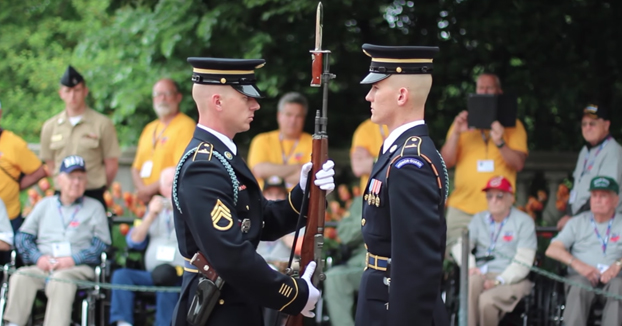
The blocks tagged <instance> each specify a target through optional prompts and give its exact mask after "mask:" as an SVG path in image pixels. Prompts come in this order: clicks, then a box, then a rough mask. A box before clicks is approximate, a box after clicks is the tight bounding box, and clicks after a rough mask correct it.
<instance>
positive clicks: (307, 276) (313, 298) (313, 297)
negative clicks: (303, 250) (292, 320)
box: [300, 261, 320, 318]
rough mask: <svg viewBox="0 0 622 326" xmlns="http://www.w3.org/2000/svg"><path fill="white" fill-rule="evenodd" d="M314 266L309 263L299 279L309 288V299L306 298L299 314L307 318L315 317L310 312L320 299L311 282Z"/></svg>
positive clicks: (313, 263)
mask: <svg viewBox="0 0 622 326" xmlns="http://www.w3.org/2000/svg"><path fill="white" fill-rule="evenodd" d="M315 266H316V264H315V262H314V261H312V262H310V263H309V265H307V268H305V273H304V274H303V275H302V277H301V279H303V280H305V282H307V286H308V287H309V297H308V298H307V303H306V304H305V307H304V308H302V311H301V312H300V314H302V315H303V316H305V317H307V318H313V317H315V313H314V312H313V311H311V310H313V309H315V304H316V303H317V301H318V300H319V299H320V291H318V289H316V288H315V286H313V283H312V282H311V277H313V272H315Z"/></svg>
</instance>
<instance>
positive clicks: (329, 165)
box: [315, 160, 335, 195]
mask: <svg viewBox="0 0 622 326" xmlns="http://www.w3.org/2000/svg"><path fill="white" fill-rule="evenodd" d="M334 167H335V162H333V161H332V160H328V161H326V163H324V165H322V169H321V170H319V171H317V173H316V174H315V185H316V186H318V187H320V189H322V190H326V194H327V195H328V194H330V193H331V192H332V191H333V190H335V179H334V178H333V176H334V175H335V169H333V168H334Z"/></svg>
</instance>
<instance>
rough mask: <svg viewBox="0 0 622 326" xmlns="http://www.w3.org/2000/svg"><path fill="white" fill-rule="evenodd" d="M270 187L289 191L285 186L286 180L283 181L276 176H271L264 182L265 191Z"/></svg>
mask: <svg viewBox="0 0 622 326" xmlns="http://www.w3.org/2000/svg"><path fill="white" fill-rule="evenodd" d="M270 187H277V188H282V189H287V187H286V186H285V180H283V179H282V178H280V177H278V176H276V175H274V176H271V177H269V178H267V179H265V180H264V184H263V190H266V189H268V188H270Z"/></svg>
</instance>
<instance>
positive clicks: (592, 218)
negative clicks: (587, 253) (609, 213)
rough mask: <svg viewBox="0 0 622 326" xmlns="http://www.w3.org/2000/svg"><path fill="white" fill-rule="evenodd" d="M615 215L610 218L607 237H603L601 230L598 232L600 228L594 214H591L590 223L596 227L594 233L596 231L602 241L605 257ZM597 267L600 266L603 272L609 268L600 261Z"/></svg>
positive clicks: (599, 268)
mask: <svg viewBox="0 0 622 326" xmlns="http://www.w3.org/2000/svg"><path fill="white" fill-rule="evenodd" d="M614 217H615V215H614V216H613V217H612V218H611V219H610V220H609V223H608V224H607V233H605V237H604V238H603V236H601V235H600V232H598V228H597V227H596V222H595V221H594V215H591V216H590V223H592V226H593V227H594V233H596V237H597V238H598V241H600V245H601V249H602V250H603V258H605V254H606V253H607V245H608V244H609V236H610V234H611V225H612V224H613V219H614ZM596 268H598V270H599V271H600V273H601V274H602V273H604V272H605V271H606V270H607V269H608V268H609V266H608V265H605V264H600V263H599V264H596Z"/></svg>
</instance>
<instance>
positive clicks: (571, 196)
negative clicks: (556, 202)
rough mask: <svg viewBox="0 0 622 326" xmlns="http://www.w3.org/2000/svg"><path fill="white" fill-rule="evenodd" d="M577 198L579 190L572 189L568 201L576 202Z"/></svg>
mask: <svg viewBox="0 0 622 326" xmlns="http://www.w3.org/2000/svg"><path fill="white" fill-rule="evenodd" d="M575 199H577V192H576V191H574V190H571V191H570V196H569V197H568V202H569V203H570V204H572V203H574V201H575Z"/></svg>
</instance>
